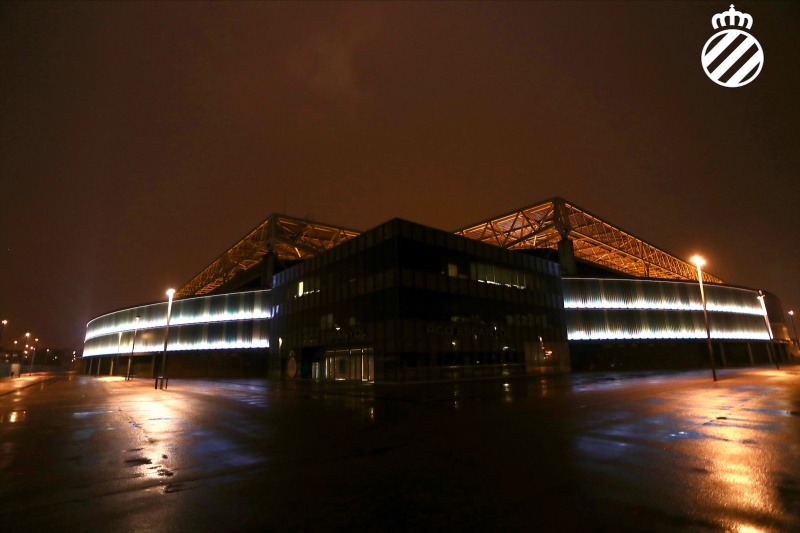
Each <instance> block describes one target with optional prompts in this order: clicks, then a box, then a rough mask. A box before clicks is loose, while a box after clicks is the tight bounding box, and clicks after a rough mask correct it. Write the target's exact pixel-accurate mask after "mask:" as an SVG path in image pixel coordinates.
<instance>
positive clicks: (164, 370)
mask: <svg viewBox="0 0 800 533" xmlns="http://www.w3.org/2000/svg"><path fill="white" fill-rule="evenodd" d="M173 294H175V289H169V290H168V291H167V296H168V297H169V302H168V303H167V327H166V329H165V330H164V354H163V355H162V356H161V388H162V389H163V388H164V381H165V380H166V379H167V341H169V319H170V318H171V317H172V295H173Z"/></svg>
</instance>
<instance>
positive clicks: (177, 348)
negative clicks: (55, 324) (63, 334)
mask: <svg viewBox="0 0 800 533" xmlns="http://www.w3.org/2000/svg"><path fill="white" fill-rule="evenodd" d="M170 336H171V335H170ZM127 348H128V349H127V351H126V350H124V347H123V349H121V350H119V349H117V347H116V346H115V345H113V343H112V345H111V346H105V347H103V346H99V347H96V348H89V347H87V348H86V349H85V350H84V352H83V356H84V357H92V356H98V355H131V347H130V346H128V347H127ZM257 348H261V349H265V348H269V339H255V340H253V341H250V342H248V341H243V340H236V341H230V342H227V341H218V342H176V343H170V344H168V345H167V351H168V352H189V351H195V350H252V349H257ZM163 349H164V347H163V345H153V344H151V345H145V346H141V347H140V346H139V344H138V343H137V345H136V352H135V353H134V354H133V355H141V354H143V353H161V352H162V351H163Z"/></svg>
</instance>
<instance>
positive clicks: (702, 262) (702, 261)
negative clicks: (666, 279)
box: [691, 255, 706, 267]
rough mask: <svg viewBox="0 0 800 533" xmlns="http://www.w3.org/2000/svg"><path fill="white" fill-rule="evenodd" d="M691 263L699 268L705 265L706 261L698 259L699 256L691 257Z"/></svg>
mask: <svg viewBox="0 0 800 533" xmlns="http://www.w3.org/2000/svg"><path fill="white" fill-rule="evenodd" d="M691 262H692V263H694V264H695V265H697V266H698V267H701V266H703V265H705V264H706V260H705V259H703V258H702V257H700V256H699V255H696V256H694V257H692V259H691Z"/></svg>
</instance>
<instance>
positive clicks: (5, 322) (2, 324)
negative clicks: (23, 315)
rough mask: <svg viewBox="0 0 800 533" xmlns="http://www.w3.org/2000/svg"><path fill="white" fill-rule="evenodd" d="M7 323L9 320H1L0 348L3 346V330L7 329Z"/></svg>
mask: <svg viewBox="0 0 800 533" xmlns="http://www.w3.org/2000/svg"><path fill="white" fill-rule="evenodd" d="M6 324H8V320H3V321H2V322H0V348H2V347H3V330H4V329H6Z"/></svg>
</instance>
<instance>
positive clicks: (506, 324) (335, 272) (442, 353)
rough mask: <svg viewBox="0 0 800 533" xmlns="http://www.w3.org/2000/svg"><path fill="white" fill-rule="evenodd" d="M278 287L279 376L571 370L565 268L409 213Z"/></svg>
mask: <svg viewBox="0 0 800 533" xmlns="http://www.w3.org/2000/svg"><path fill="white" fill-rule="evenodd" d="M271 292H272V294H271V297H272V298H271V299H272V302H273V309H272V318H271V320H270V321H269V327H270V348H269V351H270V357H269V361H270V363H269V366H270V375H272V376H288V377H300V378H323V379H339V380H362V381H386V382H398V381H429V380H443V379H464V378H474V377H484V376H503V375H519V374H525V373H538V372H562V371H569V367H570V363H569V349H568V347H567V339H566V326H565V323H564V308H563V297H562V294H561V280H560V274H559V267H558V265H557V264H555V263H551V262H549V261H545V260H542V259H539V258H537V257H532V256H529V255H525V254H519V253H514V252H509V251H506V250H503V249H500V248H496V247H493V246H490V245H487V244H483V243H480V242H477V241H474V240H471V239H466V238H463V237H459V236H456V235H453V234H450V233H447V232H444V231H440V230H436V229H433V228H428V227H425V226H421V225H418V224H413V223H410V222H407V221H404V220H392V221H390V222H387V223H385V224H383V225H381V226H378V227H377V228H374V229H372V230H370V231H368V232H366V233H364V234H362V235H360V236H359V237H357V238H354V239H352V240H349V241H347V242H345V243H343V244H341V245H339V246H337V247H335V248H333V249H332V250H330V251H328V252H325V253H322V254H320V255H318V256H316V257H314V258H312V259H309V260H307V261H304V262H303V263H301V264H299V265H296V266H294V267H292V268H289V269H288V270H285V271H283V272H281V273H278V274H276V276H275V278H274V285H273V289H272V291H271Z"/></svg>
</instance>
